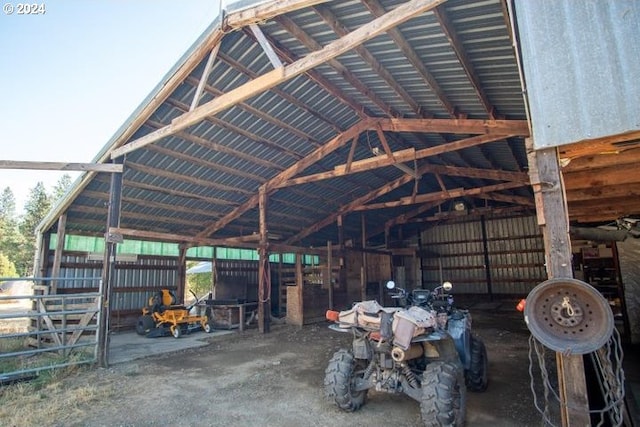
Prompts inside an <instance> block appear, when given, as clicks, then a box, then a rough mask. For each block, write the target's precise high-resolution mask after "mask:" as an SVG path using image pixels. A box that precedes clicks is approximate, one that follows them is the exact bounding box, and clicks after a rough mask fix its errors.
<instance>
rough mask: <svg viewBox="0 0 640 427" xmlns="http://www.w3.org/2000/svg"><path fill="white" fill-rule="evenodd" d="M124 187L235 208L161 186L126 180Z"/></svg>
mask: <svg viewBox="0 0 640 427" xmlns="http://www.w3.org/2000/svg"><path fill="white" fill-rule="evenodd" d="M96 181H100V179H99V178H96ZM124 186H125V187H126V188H137V189H139V190H146V191H152V192H155V193H160V194H168V195H170V196H175V197H180V198H183V199H186V200H201V201H203V202H207V203H211V204H212V205H214V206H235V205H236V204H237V203H235V202H230V201H228V200H223V199H220V198H217V197H211V196H203V195H200V194H195V193H189V192H186V191H182V190H179V191H178V190H173V189H171V188H168V187H164V186H163V187H161V186H157V185H152V184H145V183H142V182H136V181H130V180H127V179H126V178H125V180H124Z"/></svg>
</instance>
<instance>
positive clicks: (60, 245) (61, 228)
mask: <svg viewBox="0 0 640 427" xmlns="http://www.w3.org/2000/svg"><path fill="white" fill-rule="evenodd" d="M66 228H67V214H66V213H64V214H62V215H60V218H58V231H57V238H58V241H57V242H56V251H55V253H54V255H53V268H52V269H51V277H52V278H53V279H54V280H52V281H51V289H50V291H49V293H51V294H56V293H57V289H58V280H56V279H57V278H58V277H60V263H61V262H62V253H63V252H64V240H65V235H66Z"/></svg>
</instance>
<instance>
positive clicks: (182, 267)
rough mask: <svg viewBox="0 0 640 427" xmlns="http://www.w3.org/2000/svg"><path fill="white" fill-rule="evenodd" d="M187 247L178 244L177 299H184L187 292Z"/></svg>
mask: <svg viewBox="0 0 640 427" xmlns="http://www.w3.org/2000/svg"><path fill="white" fill-rule="evenodd" d="M187 249H188V248H187V247H186V246H185V245H183V244H180V245H179V247H178V283H177V292H176V298H177V299H178V301H183V302H184V300H185V295H186V294H187Z"/></svg>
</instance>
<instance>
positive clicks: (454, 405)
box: [420, 362, 467, 427]
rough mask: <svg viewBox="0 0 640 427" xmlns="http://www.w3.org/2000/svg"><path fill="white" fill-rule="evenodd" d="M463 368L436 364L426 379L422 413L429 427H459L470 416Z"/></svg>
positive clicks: (423, 384)
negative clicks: (467, 407)
mask: <svg viewBox="0 0 640 427" xmlns="http://www.w3.org/2000/svg"><path fill="white" fill-rule="evenodd" d="M466 400H467V399H466V387H465V386H464V375H463V373H462V369H461V368H459V367H458V366H457V365H455V364H454V363H449V362H432V363H429V364H428V365H427V369H425V371H424V374H423V377H422V401H421V402H420V412H421V413H422V421H423V423H424V425H425V426H426V427H445V426H446V427H458V426H463V425H464V420H465V415H466V403H467V402H466Z"/></svg>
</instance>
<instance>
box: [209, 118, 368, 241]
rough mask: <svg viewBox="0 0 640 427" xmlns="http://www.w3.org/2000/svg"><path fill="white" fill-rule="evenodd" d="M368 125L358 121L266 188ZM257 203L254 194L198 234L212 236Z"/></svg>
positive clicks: (328, 151) (331, 150)
mask: <svg viewBox="0 0 640 427" xmlns="http://www.w3.org/2000/svg"><path fill="white" fill-rule="evenodd" d="M367 126H368V123H367V122H366V121H365V122H358V123H357V124H355V125H354V126H352V127H351V128H349V129H348V130H346V131H345V132H343V133H341V134H340V135H338V136H336V137H335V138H333V139H332V140H331V141H329V142H327V143H326V144H325V145H323V146H321V147H319V148H317V149H316V150H315V151H314V152H313V153H311V154H309V155H308V156H306V157H305V158H304V159H302V160H300V161H298V162H297V163H295V164H294V165H292V166H290V167H289V168H287V169H285V170H284V171H282V172H280V173H279V174H278V175H276V176H275V177H273V178H272V179H270V180H269V181H268V182H267V183H265V184H264V185H265V188H266V189H267V191H268V192H269V194H270V193H272V192H273V191H274V190H275V189H277V188H278V185H279V183H280V182H282V181H285V180H287V179H289V178H291V177H292V176H295V175H297V174H298V173H300V172H302V171H304V170H305V169H306V168H308V167H309V166H311V165H312V164H314V163H316V162H317V161H318V160H320V159H322V158H324V157H325V156H326V155H327V154H329V153H332V152H333V151H335V150H337V149H338V148H340V147H342V146H343V145H344V144H346V143H347V142H348V141H350V140H351V139H352V138H355V137H356V136H357V135H359V134H360V132H362V130H363V129H364V128H366V127H367ZM257 205H258V196H257V195H256V194H254V195H253V196H252V197H251V198H249V199H248V200H247V201H246V202H245V203H243V204H242V205H240V206H238V207H237V208H236V209H234V210H233V211H232V212H230V213H229V214H227V215H225V216H224V217H223V218H221V219H220V220H219V221H217V222H216V223H214V224H212V225H210V226H209V227H207V228H206V229H205V230H204V231H203V232H202V233H199V234H198V235H199V236H200V237H206V236H210V235H211V234H213V233H215V232H216V231H218V230H220V229H222V228H224V227H225V226H226V225H227V224H229V223H230V222H231V221H233V220H234V219H236V218H238V217H240V216H241V215H242V214H243V213H245V212H247V211H249V210H251V209H253V208H255V207H256V206H257Z"/></svg>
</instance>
